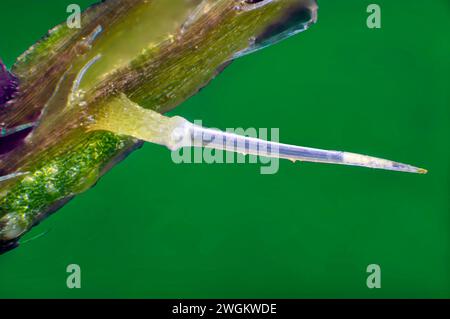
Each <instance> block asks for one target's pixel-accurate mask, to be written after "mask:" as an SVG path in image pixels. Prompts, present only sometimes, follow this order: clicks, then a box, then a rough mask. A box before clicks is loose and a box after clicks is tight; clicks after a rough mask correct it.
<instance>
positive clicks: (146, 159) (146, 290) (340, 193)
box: [0, 0, 450, 298]
mask: <svg viewBox="0 0 450 319" xmlns="http://www.w3.org/2000/svg"><path fill="white" fill-rule="evenodd" d="M72 2H74V1H72V0H46V1H36V0H22V1H15V0H2V1H1V4H0V6H1V19H0V56H1V57H2V58H3V60H4V61H5V62H6V63H7V65H9V66H10V65H12V63H13V62H14V60H15V58H16V57H17V56H18V55H19V54H20V53H22V52H23V51H24V50H26V49H27V48H28V47H29V46H30V45H31V44H33V43H34V42H35V41H36V40H38V39H39V38H40V37H41V36H42V35H43V34H44V33H45V32H46V31H47V30H48V29H49V28H51V27H53V26H54V25H56V24H58V23H59V22H61V21H64V20H65V19H66V17H67V15H68V14H67V13H66V7H67V5H68V4H70V3H72ZM77 2H78V3H79V4H80V5H82V6H83V7H86V6H88V5H89V4H90V3H91V2H92V1H89V0H83V1H81V0H78V1H77ZM370 3H372V1H361V0H345V1H333V0H323V1H319V4H320V16H319V22H318V24H317V25H315V26H314V27H312V28H311V29H310V30H309V31H307V32H306V33H303V34H301V35H299V36H296V37H294V38H291V39H289V40H287V41H285V42H282V43H281V44H278V45H276V46H273V47H271V48H268V49H266V50H264V51H261V52H258V53H256V54H254V55H251V56H247V57H244V58H242V59H240V60H238V61H236V62H235V63H234V64H233V65H231V66H230V67H229V68H228V69H226V70H225V72H224V73H223V74H222V75H221V76H219V77H218V78H217V79H216V80H214V81H213V82H212V83H211V85H210V86H208V87H207V88H206V89H204V90H203V91H202V92H201V93H200V94H198V95H197V96H195V97H194V98H192V99H191V100H189V101H188V102H186V103H184V104H183V105H182V106H180V107H179V108H178V109H177V110H176V113H177V114H181V115H183V116H185V117H187V118H189V119H191V120H194V119H202V120H203V122H204V124H205V125H207V126H213V127H219V128H228V127H245V128H247V127H256V128H259V127H261V128H271V127H278V128H280V138H281V140H282V141H284V142H289V143H296V144H299V145H305V146H313V147H321V148H327V149H340V150H348V151H355V152H359V153H364V154H370V155H375V156H382V157H386V158H390V159H394V160H398V161H403V162H407V163H410V164H413V165H418V166H421V167H425V168H427V169H429V171H430V173H429V174H428V175H426V176H420V175H411V174H403V173H396V172H386V171H376V170H369V169H363V168H354V167H353V168H352V167H340V166H331V165H319V164H299V163H297V164H292V163H291V162H288V161H283V162H281V167H280V171H279V173H278V174H276V175H268V176H267V175H266V176H263V175H260V174H259V167H260V166H258V165H255V164H248V165H247V164H245V165H244V164H235V165H231V164H228V165H220V164H216V165H207V164H183V165H176V164H174V163H173V162H172V161H171V158H170V153H169V152H168V151H167V150H166V149H164V148H163V147H160V146H156V145H145V147H144V148H143V149H141V150H140V151H137V152H135V153H134V154H132V155H131V156H130V157H129V158H128V159H127V160H126V161H125V162H123V163H121V164H120V165H118V166H117V167H115V168H114V169H113V170H112V171H111V172H110V173H109V174H107V175H106V176H105V177H104V178H103V179H102V180H101V181H100V182H99V183H98V185H97V186H96V187H95V188H94V189H92V190H90V191H89V192H87V193H85V194H83V195H81V196H79V197H77V198H76V199H75V200H73V201H72V202H70V203H69V204H68V205H67V206H66V207H64V208H63V209H62V210H61V211H59V212H58V213H57V214H55V215H53V216H52V217H51V218H49V219H47V220H46V221H45V222H43V223H42V224H41V225H40V226H39V227H37V228H35V229H34V230H33V231H32V233H31V234H29V235H28V236H27V238H32V237H33V236H36V235H39V234H42V233H45V232H48V233H47V234H45V235H44V236H42V237H40V238H38V239H35V240H32V241H29V242H27V243H25V244H23V245H22V246H21V247H20V248H19V249H17V250H14V251H12V252H10V253H8V254H6V255H3V256H0V297H44V298H46V297H61V298H72V297H76V298H79V297H88V298H90V297H112V298H119V297H126V298H141V297H143V298H147V297H148V298H158V297H172V298H175V297H182V298H188V297H191V298H197V297H216V298H220V297H235V298H241V297H287V298H291V297H325V298H328V297H344V298H345V297H362V298H380V297H402V298H403V297H450V209H449V208H450V207H449V205H450V201H449V187H450V185H449V177H450V175H449V173H450V172H449V155H450V151H449V137H450V81H449V76H450V55H449V54H450V37H449V33H448V32H449V30H450V3H449V2H448V0H433V1H430V2H429V3H427V4H424V2H423V1H419V0H415V1H409V0H408V1H407V0H396V1H388V0H383V1H382V0H378V1H376V3H378V4H380V5H381V8H382V28H381V29H379V30H371V29H368V28H367V27H366V19H367V16H368V14H367V13H366V8H367V6H368V5H369V4H370ZM71 263H76V264H79V265H80V266H81V269H82V289H78V290H76V289H75V290H69V289H68V288H67V287H66V277H67V273H66V271H65V270H66V266H67V265H68V264H71ZM369 264H379V265H380V266H381V271H382V275H381V276H382V278H381V280H382V288H381V289H374V290H370V289H368V288H367V286H366V278H367V275H368V274H367V273H366V267H367V265H369Z"/></svg>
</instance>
